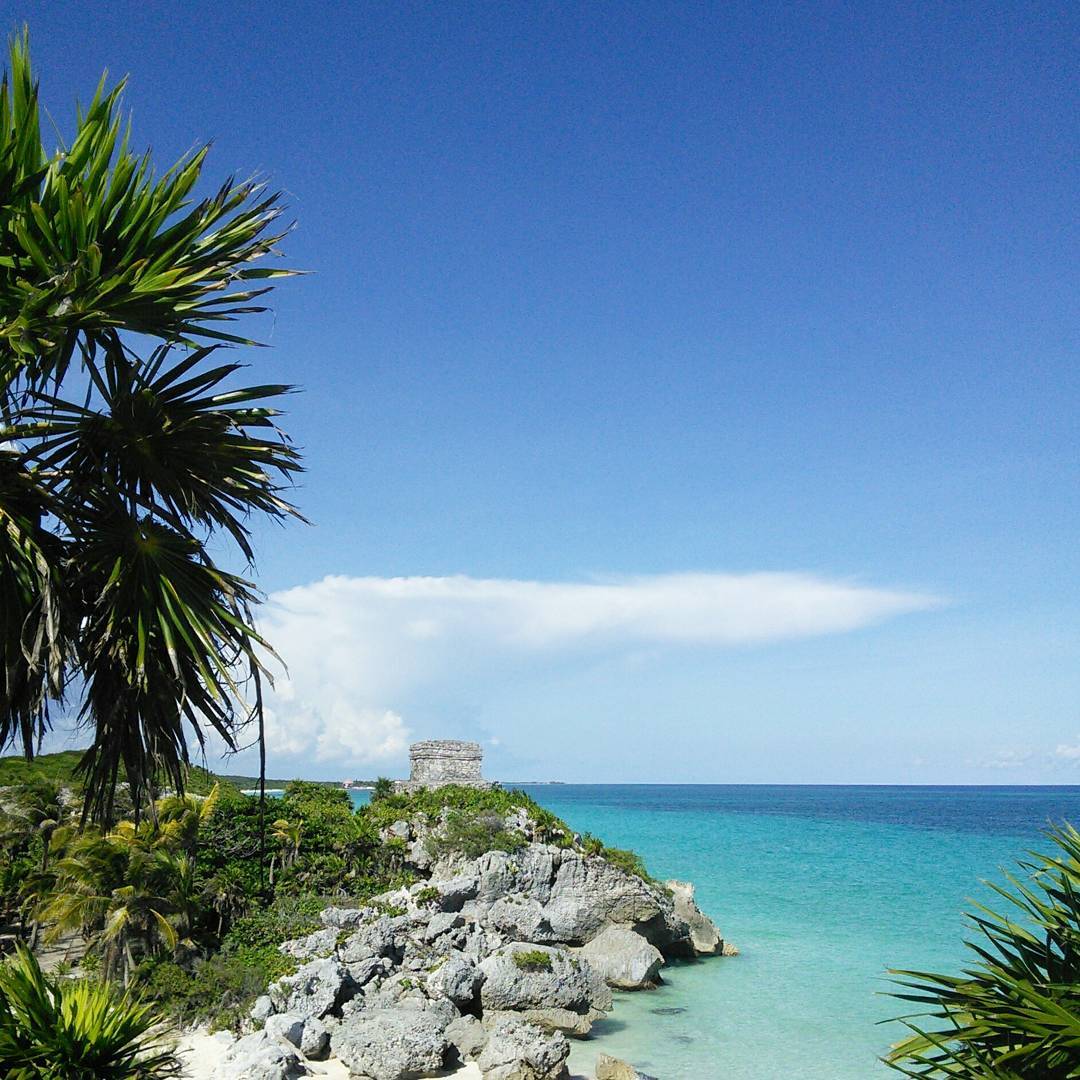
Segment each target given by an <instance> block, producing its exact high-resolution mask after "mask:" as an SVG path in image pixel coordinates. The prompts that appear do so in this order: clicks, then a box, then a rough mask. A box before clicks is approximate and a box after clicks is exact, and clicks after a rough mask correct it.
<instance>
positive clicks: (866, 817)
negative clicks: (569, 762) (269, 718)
mask: <svg viewBox="0 0 1080 1080" xmlns="http://www.w3.org/2000/svg"><path fill="white" fill-rule="evenodd" d="M507 786H510V785H507ZM522 786H523V787H524V788H525V790H527V791H528V792H529V794H531V795H532V796H533V798H535V799H536V800H537V802H539V803H541V804H542V805H543V806H546V807H547V808H548V809H549V810H552V811H553V812H554V813H556V814H558V815H559V816H560V817H562V818H564V819H565V820H566V821H567V822H569V823H570V825H571V826H573V828H574V829H576V830H578V831H581V832H591V833H593V834H594V835H596V836H599V837H600V838H601V839H603V840H604V841H605V842H606V843H608V844H609V845H611V846H613V847H625V848H631V849H633V850H634V851H636V852H638V854H640V855H641V856H643V857H644V859H645V862H646V865H647V866H648V868H649V870H650V872H651V873H652V874H653V875H654V876H655V877H659V878H681V879H684V880H689V881H693V882H694V884H695V885H696V886H697V900H698V904H699V905H700V907H701V908H702V910H703V911H705V912H706V913H707V914H709V915H710V916H711V917H712V918H713V919H714V920H715V922H716V923H717V925H718V926H719V927H720V929H721V931H722V933H723V934H724V936H725V937H726V938H727V939H728V940H730V941H733V942H734V943H735V944H736V945H737V946H738V947H739V949H740V950H741V955H740V956H737V957H732V958H730V959H713V960H705V961H701V962H698V963H695V964H678V965H671V966H669V967H667V968H665V969H664V985H663V986H661V987H660V988H659V989H657V990H653V991H647V992H640V993H634V994H630V993H621V994H616V995H615V1009H614V1012H613V1013H612V1015H611V1018H610V1019H608V1020H603V1021H600V1022H599V1023H598V1024H596V1025H595V1027H594V1028H593V1034H592V1035H591V1036H590V1037H589V1038H588V1039H585V1040H574V1041H573V1042H572V1046H573V1051H572V1053H571V1057H570V1066H571V1071H572V1072H574V1073H575V1074H581V1075H584V1076H592V1075H593V1066H594V1064H595V1062H596V1056H597V1054H599V1053H608V1054H613V1055H615V1056H616V1057H620V1058H623V1059H625V1060H627V1061H630V1062H632V1063H633V1064H634V1065H636V1066H637V1067H638V1068H639V1069H642V1070H643V1071H645V1072H650V1073H654V1074H655V1075H656V1076H658V1077H660V1078H661V1080H713V1078H715V1080H883V1078H885V1077H890V1076H899V1075H900V1074H899V1073H896V1072H893V1071H892V1070H890V1069H887V1068H886V1067H885V1066H884V1065H882V1064H880V1061H879V1058H880V1056H881V1054H882V1053H883V1052H884V1051H885V1050H886V1049H887V1048H888V1046H889V1044H890V1042H892V1041H894V1040H895V1039H896V1038H898V1037H899V1036H900V1035H901V1034H903V1030H902V1029H901V1028H899V1027H897V1026H895V1025H889V1024H882V1023H881V1021H885V1020H888V1019H889V1018H890V1017H893V1016H896V1015H898V1014H900V1013H903V1012H905V1011H906V1009H905V1006H904V1003H903V1002H899V1001H894V1000H891V999H890V998H888V997H886V996H883V995H884V994H885V992H886V991H887V990H888V988H889V982H888V978H887V975H886V969H887V968H890V967H903V968H913V969H916V970H918V969H923V970H931V971H958V970H959V969H960V968H961V966H962V965H963V964H964V963H965V959H966V958H965V950H964V948H963V946H962V944H961V942H962V940H963V935H964V933H965V928H964V925H963V921H962V918H961V913H962V911H963V910H964V909H965V905H966V902H967V901H968V899H969V898H977V899H980V900H982V901H984V902H988V903H990V904H991V905H997V906H998V907H1000V905H1001V901H1000V900H998V899H997V898H996V897H994V896H993V894H992V893H991V892H990V890H989V889H988V888H986V886H985V885H983V884H981V882H982V881H984V880H986V879H990V880H997V881H1000V880H1001V874H1000V869H1001V868H1003V867H1005V868H1009V869H1012V868H1013V867H1014V864H1015V862H1016V860H1017V859H1018V858H1022V857H1023V856H1024V853H1025V852H1026V851H1029V850H1031V849H1033V848H1034V849H1037V850H1044V851H1045V850H1047V848H1048V844H1047V843H1046V841H1045V840H1044V839H1043V837H1042V831H1043V830H1044V829H1045V827H1046V825H1047V824H1048V823H1049V822H1050V821H1061V820H1063V819H1067V820H1071V821H1073V822H1074V823H1075V822H1080V787H834V786H827V787H817V786H806V787H803V786H789V785H783V786H770V785H652V784H630V785H608V784H599V785H595V784H589V785H584V784H566V785H563V784H558V785H535V786H532V785H522ZM354 798H355V799H356V800H357V802H361V801H367V793H366V792H363V793H361V792H355V793H354Z"/></svg>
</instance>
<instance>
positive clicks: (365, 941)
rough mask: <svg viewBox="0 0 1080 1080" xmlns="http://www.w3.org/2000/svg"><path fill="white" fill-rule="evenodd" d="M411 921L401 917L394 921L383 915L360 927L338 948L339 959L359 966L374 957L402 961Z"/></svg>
mask: <svg viewBox="0 0 1080 1080" xmlns="http://www.w3.org/2000/svg"><path fill="white" fill-rule="evenodd" d="M408 926H409V920H408V918H407V917H406V916H404V915H400V916H397V917H395V918H393V919H391V918H389V917H387V916H386V915H381V916H379V917H378V918H377V919H375V920H374V921H373V922H369V923H364V924H361V925H360V926H358V927H357V928H356V929H355V930H354V931H353V932H352V933H351V934H350V935H349V936H348V937H347V938H346V939H345V940H344V941H343V942H342V943H341V945H339V946H338V957H339V958H340V959H341V961H342V962H343V963H345V964H358V963H360V962H361V961H362V960H369V959H371V958H372V957H388V958H391V959H394V960H395V961H400V959H401V951H402V947H403V938H404V935H405V933H406V932H407V930H408Z"/></svg>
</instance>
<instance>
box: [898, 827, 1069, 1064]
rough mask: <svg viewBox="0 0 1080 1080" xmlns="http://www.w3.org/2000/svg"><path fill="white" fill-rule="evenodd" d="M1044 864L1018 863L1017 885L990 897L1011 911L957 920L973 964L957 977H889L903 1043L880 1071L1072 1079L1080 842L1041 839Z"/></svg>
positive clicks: (1060, 834) (1065, 830)
mask: <svg viewBox="0 0 1080 1080" xmlns="http://www.w3.org/2000/svg"><path fill="white" fill-rule="evenodd" d="M1047 835H1048V837H1049V839H1050V840H1051V841H1052V842H1053V844H1054V846H1055V848H1056V850H1055V851H1054V852H1053V854H1049V855H1041V854H1037V853H1035V854H1033V855H1032V858H1031V860H1028V861H1022V862H1021V863H1020V866H1021V868H1022V869H1023V870H1024V871H1025V879H1024V880H1021V879H1020V878H1018V877H1016V876H1014V875H1012V874H1008V875H1006V878H1007V882H1008V884H1007V885H1005V886H1000V885H996V884H993V885H991V888H993V889H994V891H995V892H996V893H997V894H998V895H999V896H1000V897H1001V898H1003V899H1004V900H1005V901H1006V902H1007V903H1008V904H1009V905H1010V908H1011V916H1010V915H1009V914H1004V915H1003V914H999V913H997V912H994V911H992V910H991V909H989V908H986V907H983V906H982V905H977V906H976V909H975V911H974V912H972V913H969V914H968V916H967V919H968V921H969V922H970V924H971V926H972V928H973V929H974V930H975V932H976V934H977V937H976V938H975V940H973V941H968V942H966V943H965V944H966V945H967V947H968V948H969V949H970V950H971V952H972V953H973V954H974V957H975V963H974V964H973V965H972V966H971V967H970V968H968V969H966V970H965V971H963V972H962V973H961V974H959V975H944V974H937V973H931V972H923V971H894V972H892V974H894V975H897V976H900V978H898V979H897V980H896V982H897V984H898V986H900V987H901V988H902V989H901V990H899V991H895V992H894V993H893V996H894V997H897V998H899V999H900V1000H903V1001H910V1002H915V1003H916V1004H918V1005H919V1006H926V1007H928V1008H926V1009H924V1011H922V1012H919V1013H916V1014H913V1015H908V1016H905V1017H900V1018H899V1019H901V1020H902V1021H903V1022H904V1024H905V1025H906V1026H907V1027H908V1028H909V1029H910V1030H911V1032H912V1034H911V1036H910V1037H908V1038H907V1039H904V1040H903V1041H902V1042H900V1043H898V1044H897V1045H896V1046H894V1047H893V1049H892V1051H891V1052H890V1053H889V1055H888V1056H887V1058H886V1059H885V1060H886V1063H887V1064H889V1065H891V1066H892V1067H893V1068H894V1069H896V1070H897V1071H898V1072H901V1073H903V1074H904V1075H906V1076H911V1077H933V1078H946V1077H949V1078H959V1080H1066V1078H1071V1077H1076V1076H1080V833H1078V832H1077V830H1076V829H1074V828H1073V827H1072V826H1071V825H1068V824H1065V825H1062V826H1061V827H1057V828H1054V829H1052V830H1051V831H1050V832H1049V833H1048V834H1047Z"/></svg>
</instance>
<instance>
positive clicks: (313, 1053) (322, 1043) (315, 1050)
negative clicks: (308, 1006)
mask: <svg viewBox="0 0 1080 1080" xmlns="http://www.w3.org/2000/svg"><path fill="white" fill-rule="evenodd" d="M329 1051H330V1031H329V1029H328V1028H327V1026H326V1025H325V1024H324V1023H323V1022H322V1021H321V1020H316V1019H315V1017H313V1016H311V1017H308V1019H307V1020H305V1021H304V1033H303V1035H301V1037H300V1053H301V1054H303V1055H304V1057H306V1058H307V1059H308V1060H309V1061H322V1059H323V1058H325V1057H326V1055H327V1053H329Z"/></svg>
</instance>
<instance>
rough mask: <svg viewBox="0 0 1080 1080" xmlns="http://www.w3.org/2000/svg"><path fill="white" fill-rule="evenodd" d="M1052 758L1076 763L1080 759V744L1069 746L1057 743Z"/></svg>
mask: <svg viewBox="0 0 1080 1080" xmlns="http://www.w3.org/2000/svg"><path fill="white" fill-rule="evenodd" d="M1054 757H1056V758H1062V759H1063V760H1065V761H1076V760H1077V759H1078V758H1080V743H1076V744H1074V745H1072V746H1070V745H1069V744H1068V743H1058V745H1057V747H1056V748H1055V750H1054Z"/></svg>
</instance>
